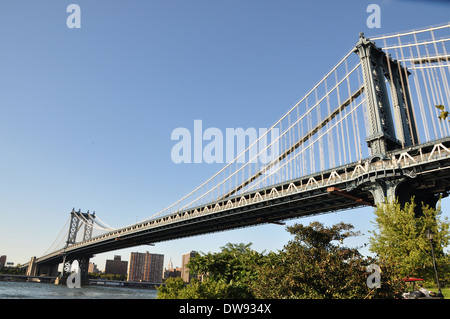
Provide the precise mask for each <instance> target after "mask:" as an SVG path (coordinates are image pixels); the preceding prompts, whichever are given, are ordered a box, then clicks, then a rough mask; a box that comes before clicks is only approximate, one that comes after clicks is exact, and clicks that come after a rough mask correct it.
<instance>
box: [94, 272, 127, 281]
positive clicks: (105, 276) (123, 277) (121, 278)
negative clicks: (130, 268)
mask: <svg viewBox="0 0 450 319" xmlns="http://www.w3.org/2000/svg"><path fill="white" fill-rule="evenodd" d="M88 278H91V279H97V278H101V279H106V280H117V281H125V280H127V275H114V274H102V273H93V272H90V273H88Z"/></svg>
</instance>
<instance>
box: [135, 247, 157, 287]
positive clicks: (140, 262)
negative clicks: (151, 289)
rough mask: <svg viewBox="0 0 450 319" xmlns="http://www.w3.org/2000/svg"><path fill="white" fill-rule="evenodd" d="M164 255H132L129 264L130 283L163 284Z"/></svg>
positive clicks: (147, 253)
mask: <svg viewBox="0 0 450 319" xmlns="http://www.w3.org/2000/svg"><path fill="white" fill-rule="evenodd" d="M163 270H164V255H160V254H150V253H149V252H148V251H147V252H146V253H137V252H136V253H131V254H130V261H129V262H128V281H148V282H158V283H160V282H162V276H163Z"/></svg>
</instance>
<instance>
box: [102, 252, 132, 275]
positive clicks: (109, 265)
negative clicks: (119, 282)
mask: <svg viewBox="0 0 450 319" xmlns="http://www.w3.org/2000/svg"><path fill="white" fill-rule="evenodd" d="M121 259H122V257H121V256H118V255H115V256H114V259H113V260H110V259H107V260H106V264H105V274H113V275H126V274H127V267H128V262H127V261H123V260H121Z"/></svg>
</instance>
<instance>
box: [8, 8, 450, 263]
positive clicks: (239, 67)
mask: <svg viewBox="0 0 450 319" xmlns="http://www.w3.org/2000/svg"><path fill="white" fill-rule="evenodd" d="M76 3H77V4H78V5H79V6H80V8H81V19H82V20H81V21H82V22H81V28H80V29H70V28H68V27H67V25H66V18H67V17H68V16H69V13H67V12H66V8H67V6H68V5H69V3H61V2H56V1H55V2H51V1H50V2H46V3H44V4H42V3H35V2H32V1H23V2H20V3H17V2H14V1H4V2H2V4H0V40H1V41H2V42H3V43H4V44H5V50H3V51H2V52H0V61H1V62H0V69H1V70H2V72H1V75H0V87H1V90H2V91H1V92H2V94H0V110H2V117H1V118H0V137H1V138H0V146H1V147H2V150H3V154H4V155H3V156H2V157H1V158H0V167H2V169H1V174H2V175H1V176H2V183H0V194H1V195H0V203H2V205H1V206H0V218H1V223H0V254H1V255H7V256H8V260H9V261H12V262H14V263H15V264H17V263H26V262H28V261H29V260H30V258H31V257H32V256H37V257H39V256H41V255H42V254H43V253H44V252H45V251H46V249H48V247H50V246H51V244H52V242H53V241H54V240H55V238H56V237H57V235H58V232H59V231H60V230H61V229H62V228H63V225H64V223H65V222H66V220H67V219H68V217H69V213H70V211H71V209H72V207H75V209H79V208H80V209H81V210H83V211H87V210H90V211H96V213H97V214H98V216H99V217H100V218H101V219H102V220H104V221H105V222H106V223H108V224H109V225H111V226H113V227H122V226H125V225H130V224H133V223H135V222H138V221H140V220H143V219H145V218H147V217H149V216H152V215H153V214H155V213H157V212H158V211H160V210H161V209H163V208H165V207H168V206H169V205H171V204H172V203H173V202H175V201H176V200H178V199H179V198H180V197H182V196H184V195H185V194H186V193H188V192H190V191H191V190H192V189H194V188H195V187H197V186H198V185H199V184H201V183H202V182H203V181H204V180H206V179H208V178H209V177H210V176H211V175H213V174H214V173H215V172H216V171H218V170H219V169H220V168H221V167H222V166H223V164H208V163H205V162H203V163H174V162H173V160H172V158H171V150H172V147H173V146H174V145H175V144H176V142H175V141H173V140H171V133H172V132H173V131H174V130H175V129H176V128H178V127H192V125H193V123H194V121H195V120H199V119H200V120H202V121H203V123H204V126H205V127H217V128H219V129H222V130H223V131H225V128H229V127H233V128H237V127H243V128H248V127H254V128H264V127H270V125H272V124H273V122H274V121H275V119H278V118H279V117H280V116H281V115H283V114H284V113H285V111H286V110H288V109H289V108H290V107H291V106H292V105H293V104H294V103H295V102H296V101H297V100H298V99H300V98H301V97H302V96H303V95H304V94H305V93H306V92H307V91H308V89H309V88H311V87H312V86H313V85H314V84H315V83H316V82H317V81H318V80H319V79H320V78H321V77H322V76H323V75H324V74H326V72H328V71H329V69H330V68H331V67H332V66H333V65H334V64H335V63H336V62H337V61H338V60H339V59H340V57H341V56H342V55H344V54H345V53H346V52H347V51H348V50H349V49H350V48H351V47H352V46H354V44H355V43H356V41H357V39H358V34H359V32H364V33H365V34H366V36H367V37H369V38H370V37H371V36H374V35H380V34H388V33H393V32H398V31H403V30H408V29H414V28H420V27H424V26H428V25H434V24H439V23H445V22H448V11H446V10H442V8H448V5H447V4H446V3H443V2H431V3H426V2H419V1H416V2H413V3H407V2H405V1H400V0H398V1H395V0H382V1H348V2H346V3H345V4H341V3H339V4H337V3H334V2H332V1H318V2H298V1H286V2H284V3H283V4H280V3H276V2H275V1H248V2H246V3H242V2H239V1H231V0H230V1H226V2H223V3H215V4H211V3H209V2H207V1H190V2H184V1H167V2H164V3H159V2H153V1H150V2H136V3H135V4H133V5H131V4H127V3H125V2H123V1H119V2H115V3H109V2H106V1H97V2H96V3H92V2H88V1H76ZM372 3H376V4H378V5H379V7H380V9H381V27H380V28H369V27H368V26H367V18H368V16H369V14H370V13H368V12H367V10H366V9H367V7H368V5H369V4H372ZM325 7H326V9H324V8H325ZM398 12H402V14H398ZM258 110H264V112H257V111H258ZM449 204H450V202H449V200H448V199H444V200H443V206H442V208H443V216H449V208H450V207H449ZM372 212H373V208H370V207H369V208H359V209H354V210H351V211H342V212H337V213H331V214H326V215H319V216H312V217H307V218H301V219H295V220H290V221H287V223H286V225H292V224H293V223H305V224H309V223H310V222H311V221H314V220H318V221H321V222H324V223H325V224H327V225H331V224H334V223H338V222H341V221H344V222H349V223H352V224H353V225H354V226H355V229H356V230H360V231H361V232H362V233H364V234H365V235H364V236H361V237H360V238H357V239H354V240H353V241H352V242H349V245H352V246H360V245H362V244H364V243H367V242H368V240H367V237H368V235H369V234H368V231H370V230H372V229H373V226H372V224H371V221H373V219H374V216H373V213H372ZM289 240H290V236H289V234H288V233H287V232H286V230H285V228H284V226H280V225H261V226H255V227H250V228H244V229H238V230H231V231H225V232H220V233H213V234H207V235H200V236H195V237H190V238H184V239H177V240H172V241H167V242H161V243H155V245H154V246H137V247H133V248H129V249H123V250H117V251H112V252H108V253H103V254H99V255H98V256H95V257H94V258H92V259H91V261H92V262H94V263H96V264H97V265H98V266H99V268H102V269H104V268H105V261H106V260H107V259H112V256H114V255H127V254H129V253H130V252H132V251H133V252H145V251H149V252H150V253H156V254H163V255H165V256H167V258H165V265H167V264H168V262H169V260H170V259H172V261H173V264H174V265H175V266H181V265H182V256H183V254H186V253H188V252H190V251H191V250H195V251H199V252H205V253H207V252H209V251H218V250H219V249H220V247H222V246H225V245H226V244H227V243H229V242H231V243H249V242H252V243H253V247H252V248H253V249H255V250H258V251H263V250H266V251H270V250H278V249H282V247H283V246H284V245H285V244H287V242H288V241H289ZM364 252H365V253H368V251H367V249H366V248H364Z"/></svg>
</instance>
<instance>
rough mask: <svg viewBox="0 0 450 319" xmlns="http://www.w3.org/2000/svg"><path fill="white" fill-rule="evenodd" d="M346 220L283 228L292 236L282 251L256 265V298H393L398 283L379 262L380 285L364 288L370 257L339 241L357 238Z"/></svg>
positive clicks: (357, 233) (370, 261)
mask: <svg viewBox="0 0 450 319" xmlns="http://www.w3.org/2000/svg"><path fill="white" fill-rule="evenodd" d="M352 229H353V226H352V225H350V224H345V223H339V224H336V225H333V226H331V227H324V225H323V224H322V223H319V222H313V223H311V224H310V225H309V226H303V225H299V224H296V225H294V226H292V227H287V230H288V231H289V232H290V233H291V234H292V235H294V239H293V240H291V241H290V242H289V243H288V244H287V245H286V246H285V247H284V249H283V250H282V251H281V252H279V253H278V254H276V253H271V254H269V255H268V256H267V257H266V258H267V262H266V263H265V264H264V265H262V266H259V268H258V281H257V282H254V283H253V285H252V289H253V292H254V294H255V296H256V297H257V298H276V299H280V298H307V299H311V298H339V299H343V298H358V299H362V298H380V297H384V298H393V297H395V296H398V295H399V294H400V293H401V292H402V290H403V288H404V285H403V283H399V282H398V281H395V280H391V274H392V271H391V269H390V268H389V267H388V266H387V265H381V268H382V274H383V275H382V285H381V289H370V288H369V287H368V286H367V283H366V281H367V278H368V273H367V272H366V269H367V266H368V265H369V264H371V263H373V262H374V261H373V260H372V259H366V258H364V257H363V256H362V255H361V254H360V253H359V252H358V250H357V249H356V248H349V247H346V246H344V245H343V241H344V240H345V239H346V238H349V237H353V236H358V235H359V232H354V231H353V230H352Z"/></svg>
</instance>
